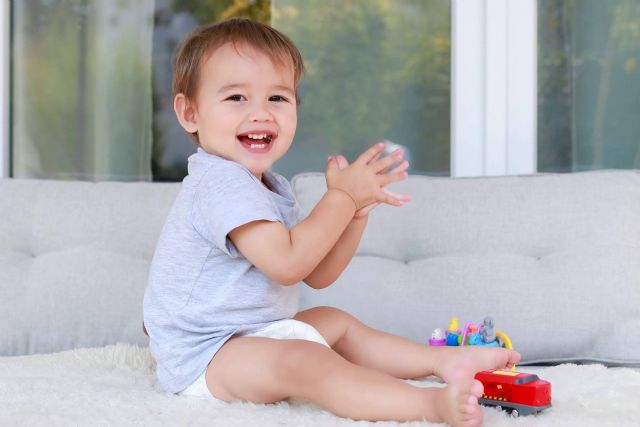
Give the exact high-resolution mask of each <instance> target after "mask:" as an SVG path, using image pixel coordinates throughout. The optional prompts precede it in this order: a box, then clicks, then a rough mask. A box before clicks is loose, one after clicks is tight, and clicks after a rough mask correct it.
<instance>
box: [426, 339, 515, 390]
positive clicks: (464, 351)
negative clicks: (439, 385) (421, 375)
mask: <svg viewBox="0 0 640 427" xmlns="http://www.w3.org/2000/svg"><path fill="white" fill-rule="evenodd" d="M437 358H438V359H437V360H436V363H435V366H434V375H436V376H438V377H440V378H442V380H443V381H444V382H446V383H449V382H452V381H454V380H456V379H458V380H459V379H461V378H464V379H467V380H470V379H472V378H473V377H474V375H475V374H476V372H479V371H485V370H487V369H505V368H506V369H511V368H512V367H513V365H515V364H516V363H518V362H519V361H520V353H518V352H517V351H514V350H508V349H506V348H498V347H479V346H463V347H442V351H441V352H439V353H438V356H437Z"/></svg>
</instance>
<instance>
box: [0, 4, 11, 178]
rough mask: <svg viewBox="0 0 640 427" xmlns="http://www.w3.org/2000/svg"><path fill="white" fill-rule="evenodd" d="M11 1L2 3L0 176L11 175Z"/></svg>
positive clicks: (0, 16) (0, 26)
mask: <svg viewBox="0 0 640 427" xmlns="http://www.w3.org/2000/svg"><path fill="white" fill-rule="evenodd" d="M10 3H11V2H10V1H8V0H7V1H3V2H2V3H1V5H0V99H1V100H2V102H0V178H8V177H9V176H10V172H11V171H10V160H9V159H10V151H9V130H10V115H9V114H10V112H9V108H10V106H11V98H10V93H9V91H10V86H9V82H10V70H9V61H10V58H11V52H10V48H11V44H10V41H9V40H10V37H11V21H10V17H11V9H10Z"/></svg>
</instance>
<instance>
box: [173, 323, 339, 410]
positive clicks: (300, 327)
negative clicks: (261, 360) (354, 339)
mask: <svg viewBox="0 0 640 427" xmlns="http://www.w3.org/2000/svg"><path fill="white" fill-rule="evenodd" d="M239 336H242V337H265V338H275V339H279V340H307V341H313V342H317V343H318V344H322V345H326V346H327V347H329V344H327V341H325V339H324V337H323V336H322V335H320V332H318V331H317V330H316V328H314V327H313V326H311V325H309V324H308V323H304V322H300V321H299V320H295V319H283V320H279V321H277V322H274V323H270V324H269V325H267V326H265V327H263V328H260V329H257V330H255V331H249V332H248V333H243V334H240V335H239ZM206 372H207V371H206V369H205V371H204V372H203V373H202V375H200V376H199V377H198V379H196V380H195V381H194V382H193V383H192V384H191V385H190V386H189V387H187V388H185V389H184V390H182V391H180V392H178V393H177V394H178V395H180V396H192V397H200V398H205V399H214V400H218V399H216V398H215V397H213V395H212V394H211V392H209V388H208V387H207V383H206V381H205V373H206Z"/></svg>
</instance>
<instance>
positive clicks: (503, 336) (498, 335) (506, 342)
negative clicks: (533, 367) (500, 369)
mask: <svg viewBox="0 0 640 427" xmlns="http://www.w3.org/2000/svg"><path fill="white" fill-rule="evenodd" d="M496 338H500V339H502V342H504V346H505V347H506V348H508V349H509V350H513V345H512V344H511V340H510V339H509V336H508V335H507V334H505V333H504V332H502V331H496ZM511 370H512V371H515V370H516V365H513V366H512V367H511Z"/></svg>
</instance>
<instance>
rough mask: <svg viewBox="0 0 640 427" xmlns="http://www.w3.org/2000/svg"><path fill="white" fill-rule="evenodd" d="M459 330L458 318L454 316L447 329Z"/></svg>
mask: <svg viewBox="0 0 640 427" xmlns="http://www.w3.org/2000/svg"><path fill="white" fill-rule="evenodd" d="M457 330H458V318H457V317H452V318H451V323H449V327H448V328H447V331H457Z"/></svg>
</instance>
